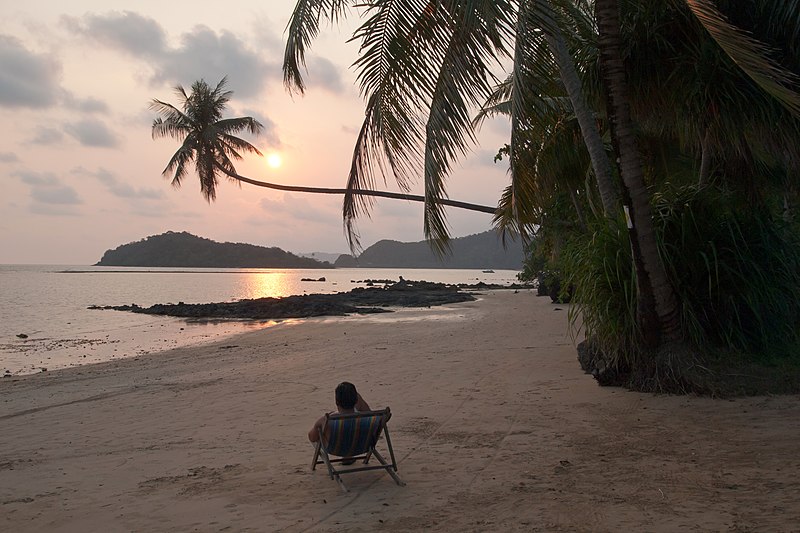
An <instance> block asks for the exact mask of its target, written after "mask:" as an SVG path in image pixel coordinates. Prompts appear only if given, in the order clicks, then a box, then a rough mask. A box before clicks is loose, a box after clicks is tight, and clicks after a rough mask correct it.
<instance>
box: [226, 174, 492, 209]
mask: <svg viewBox="0 0 800 533" xmlns="http://www.w3.org/2000/svg"><path fill="white" fill-rule="evenodd" d="M217 168H219V169H220V170H221V171H222V172H223V173H224V174H225V175H226V176H229V177H231V178H233V179H235V180H237V181H242V182H244V183H249V184H250V185H256V186H257V187H266V188H267V189H275V190H277V191H289V192H306V193H315V194H345V193H348V192H349V193H351V194H360V195H363V196H377V197H380V198H392V199H394V200H409V201H411V202H422V203H424V202H425V197H424V196H421V195H418V194H406V193H399V192H390V191H372V190H369V189H331V188H327V187H303V186H301V185H281V184H279V183H269V182H267V181H258V180H254V179H251V178H248V177H246V176H242V175H240V174H237V173H236V172H230V171H228V170H226V169H224V168H222V167H221V166H219V165H217ZM437 201H438V203H440V204H442V205H446V206H449V207H457V208H459V209H466V210H468V211H478V212H480V213H489V214H490V215H494V214H495V213H496V212H497V208H496V207H491V206H488V205H479V204H471V203H469V202H461V201H458V200H450V199H449V198H441V199H439V200H437Z"/></svg>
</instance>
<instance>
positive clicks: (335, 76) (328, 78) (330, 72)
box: [308, 56, 345, 94]
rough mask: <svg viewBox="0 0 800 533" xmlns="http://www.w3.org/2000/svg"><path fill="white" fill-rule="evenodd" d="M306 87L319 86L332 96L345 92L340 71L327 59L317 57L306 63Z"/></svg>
mask: <svg viewBox="0 0 800 533" xmlns="http://www.w3.org/2000/svg"><path fill="white" fill-rule="evenodd" d="M308 85H309V87H314V86H320V87H322V88H323V89H326V90H328V91H330V92H332V93H334V94H342V93H344V91H345V84H344V80H343V79H342V71H341V69H340V68H339V67H337V66H336V65H335V64H333V62H332V61H330V60H329V59H325V58H324V57H319V56H314V57H312V58H311V59H310V60H309V62H308Z"/></svg>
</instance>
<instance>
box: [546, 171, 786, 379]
mask: <svg viewBox="0 0 800 533" xmlns="http://www.w3.org/2000/svg"><path fill="white" fill-rule="evenodd" d="M731 205H735V204H734V203H733V202H732V201H731V199H730V198H728V197H726V196H725V195H724V194H720V193H719V192H718V191H708V190H704V189H701V188H698V187H694V186H692V187H683V188H674V189H673V188H669V187H668V188H667V189H666V190H665V192H662V193H661V194H658V195H656V196H655V201H654V217H655V223H656V231H657V233H658V237H659V240H660V252H661V255H662V260H663V261H664V264H665V266H666V268H667V272H668V275H669V276H670V279H671V281H672V283H673V286H674V287H675V289H676V291H677V293H678V297H679V299H680V301H681V302H682V303H683V309H682V316H681V320H682V326H683V329H684V334H685V336H686V338H687V339H688V340H689V341H690V343H691V344H692V345H693V346H696V347H697V348H699V349H700V352H701V353H703V354H706V356H707V357H708V358H709V360H710V359H713V360H714V361H713V364H714V367H715V371H718V369H719V368H721V367H723V366H724V365H725V362H726V361H727V362H728V364H730V365H740V364H742V363H747V364H752V363H753V362H760V363H761V364H782V363H780V360H782V359H783V360H790V359H791V360H794V361H795V362H796V361H797V360H798V359H800V355H798V350H797V348H798V346H800V334H799V333H798V331H799V330H800V328H798V325H800V323H799V322H800V320H799V319H800V240H799V239H798V238H797V233H796V231H794V228H792V227H790V226H788V225H787V224H786V223H784V222H783V221H782V220H780V219H777V218H776V217H774V216H772V215H771V214H770V213H769V212H768V211H767V210H766V209H758V208H750V209H748V210H744V211H743V210H741V209H740V210H735V209H734V208H732V207H731ZM562 252H563V253H562V256H561V259H560V261H559V264H560V267H561V268H562V269H563V272H564V275H565V280H566V282H567V283H569V284H572V285H574V287H575V295H574V299H573V302H574V303H575V305H574V306H573V308H572V310H571V311H570V318H571V323H572V325H573V328H574V329H573V332H574V334H575V335H577V334H578V333H579V332H580V331H579V328H580V327H583V328H584V330H585V333H586V336H587V338H588V339H591V341H592V346H593V347H594V349H595V350H597V351H599V353H602V354H603V357H604V359H605V360H604V364H605V365H606V366H607V367H611V368H623V369H624V368H631V369H633V368H636V367H637V365H641V364H645V363H646V361H643V360H639V358H640V357H641V356H643V352H642V350H641V344H642V343H641V337H640V333H639V331H638V330H637V324H636V290H635V272H634V270H633V265H632V261H631V252H630V244H629V242H628V235H627V229H626V227H625V224H624V222H623V221H622V220H621V219H620V220H615V221H613V222H612V223H611V224H609V223H608V221H606V220H602V221H597V222H595V223H594V224H593V225H592V226H591V227H590V229H589V231H588V232H587V233H584V234H573V235H572V236H571V237H570V238H569V239H568V242H567V244H566V245H565V247H564V249H563V251H562ZM710 362H711V361H710ZM790 366H791V365H790Z"/></svg>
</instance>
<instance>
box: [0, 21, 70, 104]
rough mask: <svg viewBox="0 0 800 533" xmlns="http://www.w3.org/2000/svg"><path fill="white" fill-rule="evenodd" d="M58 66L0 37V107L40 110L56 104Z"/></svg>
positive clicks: (13, 39) (17, 42) (16, 41)
mask: <svg viewBox="0 0 800 533" xmlns="http://www.w3.org/2000/svg"><path fill="white" fill-rule="evenodd" d="M60 76H61V65H60V64H59V63H58V61H56V60H55V59H53V58H51V57H49V56H47V55H44V54H41V55H40V54H35V53H34V52H31V51H30V50H28V49H27V48H25V47H24V46H23V45H22V43H21V42H20V41H19V40H18V39H16V38H14V37H10V36H7V35H0V106H4V107H29V108H44V107H49V106H51V105H53V104H55V103H56V101H57V95H58V94H59V91H60V87H59V78H60Z"/></svg>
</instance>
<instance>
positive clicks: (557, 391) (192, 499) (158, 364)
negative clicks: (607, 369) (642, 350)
mask: <svg viewBox="0 0 800 533" xmlns="http://www.w3.org/2000/svg"><path fill="white" fill-rule="evenodd" d="M568 310H569V309H568V306H565V305H556V304H553V303H551V301H550V299H549V298H537V297H536V296H535V292H533V291H519V292H515V291H512V290H495V291H486V292H483V293H482V294H480V295H479V299H478V300H477V301H475V302H464V303H458V304H451V305H447V306H442V307H434V308H430V309H413V310H400V311H398V312H396V313H391V314H386V315H379V316H352V317H345V318H314V319H307V320H297V321H287V322H286V323H283V324H278V325H276V326H274V327H271V328H266V329H263V330H258V331H251V332H247V333H242V334H239V335H237V336H234V337H230V338H226V339H224V340H222V341H220V342H215V343H210V344H204V345H202V346H190V347H182V348H178V349H175V350H171V351H167V352H162V353H154V354H146V355H140V356H137V357H132V358H127V359H120V360H115V361H111V362H107V363H100V364H95V365H85V366H81V367H75V368H68V369H63V370H58V371H54V372H44V373H40V374H34V375H27V376H15V377H13V378H3V379H2V380H0V424H1V425H2V430H1V431H0V530H3V531H14V532H27V531H37V532H38V531H76V532H79V531H80V532H86V531H104V532H105V531H288V532H300V531H476V532H477V531H547V532H549V531H592V532H594V531H609V532H612V531H735V532H745V531H800V496H799V495H800V454H798V452H797V447H798V442H800V397H798V396H777V397H754V398H737V399H728V400H719V399H709V398H697V397H690V396H657V395H649V394H640V393H633V392H629V391H626V390H623V389H619V388H601V387H599V386H598V385H597V384H596V383H595V381H594V379H593V378H592V377H591V376H589V375H586V374H584V373H583V372H582V371H581V369H580V367H579V365H578V362H577V359H576V350H575V342H576V340H574V339H573V338H571V337H570V335H569V333H568V317H567V313H568ZM343 380H347V381H352V382H353V383H355V384H356V386H357V387H358V390H359V392H360V393H361V394H362V395H363V396H364V398H365V399H366V400H367V401H368V402H369V403H370V405H371V406H372V407H373V408H382V407H385V406H389V407H390V408H391V410H392V413H393V416H392V419H391V421H390V422H389V431H390V434H391V440H392V443H393V446H394V451H395V454H396V455H397V458H398V461H399V467H398V474H399V476H400V477H401V478H402V479H403V480H404V481H405V482H406V486H403V487H401V486H397V485H396V484H395V483H394V482H393V481H392V479H391V478H390V477H389V476H388V475H387V474H385V473H378V472H363V473H354V474H351V475H348V476H345V483H346V484H347V485H348V487H349V488H350V492H349V493H345V492H343V491H342V490H341V489H340V488H339V486H338V485H337V484H336V483H335V482H334V481H331V480H330V479H329V478H328V476H327V474H326V472H325V470H324V468H322V469H320V468H318V469H317V470H316V471H312V470H311V468H310V464H311V459H312V452H313V450H312V448H311V446H310V444H309V443H308V440H307V436H306V434H307V432H308V430H309V429H310V427H311V425H312V424H313V422H314V420H315V419H316V418H317V417H319V416H320V415H321V414H322V413H323V412H325V411H329V410H332V409H334V405H333V403H334V402H333V389H334V387H335V386H336V384H337V383H339V382H341V381H343ZM379 449H382V448H381V447H380V446H379Z"/></svg>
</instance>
